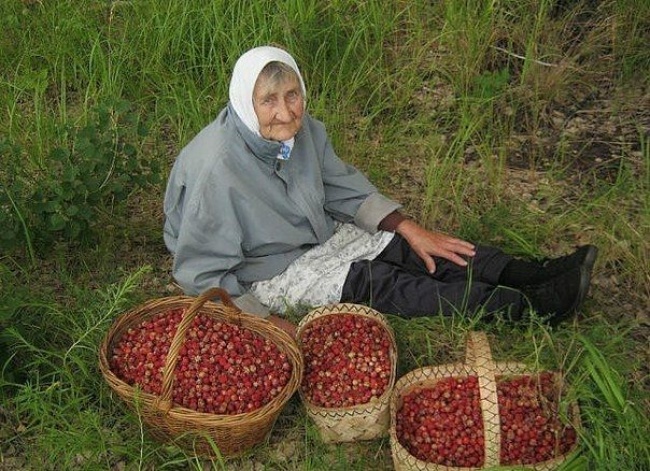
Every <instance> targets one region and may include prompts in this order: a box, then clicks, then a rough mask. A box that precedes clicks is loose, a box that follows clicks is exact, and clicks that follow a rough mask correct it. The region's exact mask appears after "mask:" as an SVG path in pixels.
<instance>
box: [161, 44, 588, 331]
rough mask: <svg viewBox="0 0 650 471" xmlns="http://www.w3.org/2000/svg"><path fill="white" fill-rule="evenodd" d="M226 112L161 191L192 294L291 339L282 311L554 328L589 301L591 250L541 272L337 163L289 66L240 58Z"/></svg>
mask: <svg viewBox="0 0 650 471" xmlns="http://www.w3.org/2000/svg"><path fill="white" fill-rule="evenodd" d="M229 98H230V101H229V103H228V104H227V106H226V107H225V108H223V109H222V110H221V112H220V113H219V115H218V116H217V118H216V119H215V120H214V121H213V122H212V123H210V124H209V125H208V126H206V127H205V128H204V129H203V130H202V131H201V132H199V134H198V135H197V136H196V137H195V138H194V139H193V140H192V141H191V142H190V143H189V144H188V145H187V146H186V147H185V148H184V149H183V150H182V151H181V153H180V155H179V156H178V158H177V160H176V162H175V164H174V167H173V169H172V171H171V175H170V177H169V182H168V185H167V191H166V194H165V202H164V209H165V215H166V221H165V227H164V238H165V243H166V245H167V247H168V249H169V251H170V252H171V253H172V255H173V257H174V262H173V275H174V278H175V279H176V281H177V282H178V283H179V284H180V286H181V287H182V288H183V290H184V291H185V292H186V293H187V294H190V295H196V294H199V293H201V292H203V291H205V290H206V289H208V288H210V287H213V286H219V287H221V288H223V289H225V290H226V291H228V293H229V294H230V295H231V296H232V297H233V300H234V302H235V304H236V305H237V306H238V307H239V308H240V309H242V310H243V311H244V312H247V313H251V314H255V315H259V316H262V317H266V318H267V319H268V320H270V321H271V322H273V323H274V324H276V325H278V326H279V327H281V328H283V329H285V330H286V331H288V332H289V333H291V334H293V333H294V332H295V326H294V325H293V324H292V323H290V322H289V321H287V320H286V319H283V318H282V317H281V316H279V315H278V314H282V313H283V312H284V311H285V309H286V307H288V306H292V305H298V304H303V305H311V306H320V305H324V304H329V303H336V302H352V303H364V304H367V305H369V306H371V307H372V308H374V309H376V310H378V311H380V312H384V313H391V314H398V315H401V316H405V317H414V316H432V315H440V314H442V315H451V314H452V313H454V312H474V311H476V310H478V309H483V310H484V311H485V312H486V313H494V312H502V313H505V315H507V317H508V318H509V319H511V320H513V321H517V320H521V319H523V318H524V317H526V316H527V315H528V314H529V313H531V312H535V313H537V314H539V315H541V316H543V317H544V318H546V319H547V320H548V322H549V323H551V324H557V323H558V322H560V321H562V320H564V319H567V318H568V317H569V316H571V315H572V314H573V313H574V312H575V311H576V310H577V309H578V308H579V307H580V305H581V303H582V302H583V300H584V298H585V296H586V294H587V291H588V288H589V284H590V278H591V271H592V268H593V265H594V262H595V259H596V255H597V250H596V248H595V247H594V246H591V245H587V246H583V247H580V248H578V249H577V250H576V251H575V252H574V253H572V254H570V255H568V256H564V257H560V258H557V259H549V260H546V261H540V262H538V261H526V260H521V259H516V258H513V257H512V256H510V255H508V254H506V253H504V252H503V251H501V250H499V249H497V248H494V247H488V246H484V245H475V244H473V243H470V242H467V241H464V240H461V239H458V238H456V237H452V236H450V235H447V234H444V233H442V232H437V231H430V230H427V229H425V228H424V227H422V226H421V225H419V224H418V223H417V222H415V221H414V220H412V219H409V218H408V217H406V216H404V215H403V214H402V213H401V212H400V208H401V205H400V204H399V203H397V202H395V201H393V200H391V199H389V198H387V197H385V196H384V195H382V194H381V193H380V192H379V191H378V190H377V188H376V187H375V186H373V185H372V184H371V183H370V182H369V181H368V180H367V179H366V177H365V176H364V175H362V174H361V173H360V172H359V171H358V170H357V169H355V168H354V167H352V166H350V165H348V164H346V163H344V162H343V161H342V160H341V159H339V157H338V156H337V155H336V153H335V151H334V149H333V148H332V144H331V142H330V140H329V138H328V135H327V132H326V130H325V126H324V125H323V123H321V122H320V121H317V120H316V119H314V118H313V117H311V116H310V115H309V114H308V113H307V112H306V89H305V84H304V82H303V79H302V76H301V74H300V71H299V69H298V66H297V65H296V62H295V61H294V59H293V58H292V57H291V56H290V55H289V54H288V53H287V52H286V51H284V50H282V49H279V48H276V47H269V46H265V47H257V48H254V49H251V50H249V51H248V52H246V53H245V54H244V55H242V56H241V57H240V58H239V60H238V61H237V63H236V64H235V68H234V71H233V75H232V78H231V82H230V93H229Z"/></svg>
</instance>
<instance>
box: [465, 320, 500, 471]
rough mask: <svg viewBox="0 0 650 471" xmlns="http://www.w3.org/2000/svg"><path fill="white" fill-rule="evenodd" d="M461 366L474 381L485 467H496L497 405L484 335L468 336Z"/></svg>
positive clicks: (488, 343)
mask: <svg viewBox="0 0 650 471" xmlns="http://www.w3.org/2000/svg"><path fill="white" fill-rule="evenodd" d="M465 362H466V363H467V364H468V366H470V367H471V368H472V369H473V370H474V371H475V372H476V375H477V377H478V387H479V392H480V398H481V413H482V416H483V433H484V452H485V463H484V465H485V466H486V467H492V466H498V465H499V463H500V460H499V456H500V454H501V433H500V423H499V422H500V419H499V402H498V399H497V383H496V377H495V372H496V364H495V363H494V360H493V358H492V351H491V350H490V342H489V341H488V338H487V335H486V333H485V332H470V333H469V337H468V338H467V351H466V357H465Z"/></svg>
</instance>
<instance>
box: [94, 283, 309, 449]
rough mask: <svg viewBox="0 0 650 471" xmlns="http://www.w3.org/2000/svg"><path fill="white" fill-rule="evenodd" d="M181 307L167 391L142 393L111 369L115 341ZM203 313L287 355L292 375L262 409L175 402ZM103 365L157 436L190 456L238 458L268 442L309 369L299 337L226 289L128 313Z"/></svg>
mask: <svg viewBox="0 0 650 471" xmlns="http://www.w3.org/2000/svg"><path fill="white" fill-rule="evenodd" d="M215 297H219V298H220V299H221V301H222V303H216V302H213V301H211V299H213V298H215ZM179 308H180V309H186V312H185V314H184V316H183V319H182V320H181V322H180V324H179V325H178V328H177V331H176V334H175V336H174V338H173V339H172V342H171V345H170V349H169V352H168V354H167V358H166V360H165V366H164V369H163V373H162V393H161V395H160V396H156V395H152V394H149V393H145V392H142V391H141V390H139V389H138V388H136V387H133V386H130V385H128V384H127V383H125V382H124V381H122V380H121V379H120V378H118V377H117V376H115V374H114V373H113V372H112V371H111V370H110V368H109V362H108V358H110V356H109V355H110V352H111V351H112V347H113V344H114V342H116V341H117V339H119V337H120V336H121V335H122V333H124V332H125V331H126V330H127V329H129V328H130V327H134V326H137V325H139V324H140V323H141V322H142V321H143V320H146V319H148V318H150V317H152V316H154V315H156V314H159V313H163V312H167V311H169V310H171V309H179ZM199 312H200V313H201V314H202V315H208V316H211V317H213V318H214V319H216V320H219V321H221V322H228V323H231V324H236V325H238V326H241V327H243V328H246V329H249V330H251V331H253V332H255V333H257V334H259V335H261V336H263V337H265V338H267V339H269V340H271V341H272V342H274V343H275V344H276V345H277V346H278V348H279V349H280V351H282V352H283V353H285V354H286V355H287V358H288V361H289V362H290V363H291V365H292V374H291V377H290V379H289V382H288V383H287V384H286V386H285V387H284V389H283V390H282V391H281V392H280V394H278V395H277V396H276V397H275V398H273V399H272V400H271V401H270V402H269V403H267V404H265V405H264V406H262V407H261V408H259V409H256V410H253V411H251V412H247V413H242V414H237V415H225V414H224V415H220V414H209V413H202V412H197V411H195V410H192V409H188V408H185V407H181V406H179V405H178V404H174V403H172V401H171V399H170V398H171V394H172V389H173V381H174V379H173V374H172V373H173V371H174V368H175V366H176V362H177V360H178V353H179V350H180V349H181V346H182V345H183V341H184V336H185V333H186V331H187V329H188V328H189V326H190V325H191V324H192V320H193V318H194V317H195V316H196V315H197V314H198V313H199ZM99 366H100V369H101V371H102V374H103V376H104V378H105V379H106V381H107V382H108V385H109V386H110V387H111V389H112V390H113V391H115V392H116V393H117V395H118V396H120V397H121V398H122V399H123V400H124V401H125V402H126V404H127V405H128V406H129V407H130V408H131V409H133V410H134V411H136V413H138V414H139V415H140V416H141V417H142V420H143V422H144V423H145V424H146V426H147V430H148V431H149V432H150V433H151V434H152V435H153V436H154V437H155V438H156V439H158V440H161V441H163V442H173V443H175V444H176V445H178V446H179V447H180V448H182V449H183V450H184V451H185V452H186V453H188V454H192V455H198V456H204V457H216V456H222V457H232V456H237V455H240V454H242V453H244V452H246V451H247V450H249V449H250V448H252V447H253V446H255V445H257V444H258V443H260V442H262V441H263V440H264V439H265V438H266V437H267V435H268V434H269V432H270V431H271V428H272V427H273V424H274V423H275V420H276V419H277V417H278V415H279V414H280V412H281V410H282V408H283V407H284V405H285V404H286V403H287V401H288V400H289V399H290V398H291V396H292V395H293V394H294V393H295V391H296V390H297V389H298V387H299V386H300V381H301V379H302V373H303V361H302V356H301V353H300V350H299V349H298V346H297V345H296V343H295V341H294V340H293V339H291V337H290V336H289V335H288V334H286V333H285V332H284V331H282V330H281V329H279V328H277V327H275V326H274V325H273V324H271V323H270V322H268V321H266V320H264V319H260V318H258V317H255V316H252V315H249V314H245V313H243V312H242V311H241V310H239V308H237V306H235V304H233V302H232V300H231V298H230V296H229V295H228V293H227V292H225V291H224V290H222V289H220V288H212V289H209V290H207V291H206V292H205V293H203V294H202V295H200V296H198V297H196V298H195V297H189V296H175V297H169V298H160V299H155V300H152V301H149V302H147V303H144V304H143V305H141V306H139V307H137V308H135V309H133V310H131V311H129V312H127V313H125V314H123V315H122V316H120V317H119V318H118V319H117V321H116V322H115V323H114V324H113V326H112V327H111V328H110V330H109V331H108V333H107V334H106V336H105V338H104V341H103V342H102V345H101V347H100V351H99Z"/></svg>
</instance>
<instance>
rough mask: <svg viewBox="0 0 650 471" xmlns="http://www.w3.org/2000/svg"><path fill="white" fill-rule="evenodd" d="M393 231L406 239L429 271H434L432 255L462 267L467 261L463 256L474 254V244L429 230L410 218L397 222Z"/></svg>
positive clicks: (434, 264)
mask: <svg viewBox="0 0 650 471" xmlns="http://www.w3.org/2000/svg"><path fill="white" fill-rule="evenodd" d="M395 232H397V233H398V234H400V235H401V236H402V237H404V239H406V241H407V242H408V243H409V245H410V246H411V248H412V249H413V251H414V252H415V253H416V254H418V255H419V256H420V258H421V259H422V260H423V261H424V264H425V265H426V267H427V270H429V273H433V272H435V271H436V263H435V262H434V260H433V257H434V256H435V257H442V258H445V259H447V260H449V261H451V262H454V263H455V264H457V265H460V266H462V267H464V266H467V261H466V260H465V259H464V258H463V256H466V257H473V256H474V255H475V254H476V252H475V250H474V249H475V247H474V244H471V243H470V242H467V241H464V240H462V239H457V238H456V237H452V236H450V235H447V234H444V233H442V232H436V231H429V230H427V229H425V228H424V227H422V226H420V225H419V224H418V223H416V222H415V221H412V220H410V219H405V220H404V221H402V222H401V223H399V224H398V225H397V227H396V228H395Z"/></svg>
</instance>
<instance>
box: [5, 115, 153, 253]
mask: <svg viewBox="0 0 650 471" xmlns="http://www.w3.org/2000/svg"><path fill="white" fill-rule="evenodd" d="M66 134H67V135H68V136H70V137H69V140H68V141H69V142H68V143H67V145H66V146H62V147H55V148H53V149H52V150H51V152H50V153H49V155H48V158H47V159H46V165H47V167H46V168H40V169H37V170H36V171H33V170H32V169H30V168H28V167H27V166H26V165H23V164H22V163H21V162H22V161H21V160H20V159H19V157H20V151H19V149H17V148H16V146H11V145H10V144H8V143H4V145H3V149H4V151H5V152H11V157H12V162H11V165H13V166H14V169H15V173H14V174H13V175H11V176H10V177H9V178H8V182H7V183H6V184H5V185H3V186H4V192H3V193H1V194H0V222H2V223H3V224H4V227H5V228H6V229H5V231H4V232H3V235H2V237H1V238H0V244H3V246H5V247H8V246H12V245H14V246H15V245H17V244H21V243H25V244H27V245H28V247H31V246H32V244H34V245H35V246H36V247H37V248H41V249H43V248H46V247H48V246H50V245H51V244H52V243H54V242H55V241H58V240H64V241H67V242H72V243H76V242H84V241H88V240H92V238H93V236H95V235H96V228H97V227H98V225H99V223H100V222H101V221H102V220H103V217H105V216H111V217H115V216H119V215H120V214H122V213H123V212H124V210H125V207H126V205H125V201H126V200H127V198H128V196H129V195H130V194H131V193H132V192H133V191H136V190H138V189H142V188H145V187H147V185H150V184H156V183H158V182H159V181H160V167H159V165H158V163H157V162H156V160H155V159H154V158H152V157H151V156H147V155H140V154H139V152H138V147H137V146H138V144H139V141H138V140H139V139H142V138H144V137H145V136H146V135H147V128H146V126H144V124H143V123H142V122H141V121H139V119H138V115H137V114H136V113H135V112H134V111H133V110H132V109H131V106H130V105H129V104H128V103H126V102H118V103H116V104H108V105H100V106H98V107H97V108H96V110H95V111H94V113H92V114H91V118H90V120H89V121H88V122H87V123H86V125H85V126H83V127H82V128H80V129H76V128H68V129H67V130H66Z"/></svg>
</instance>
